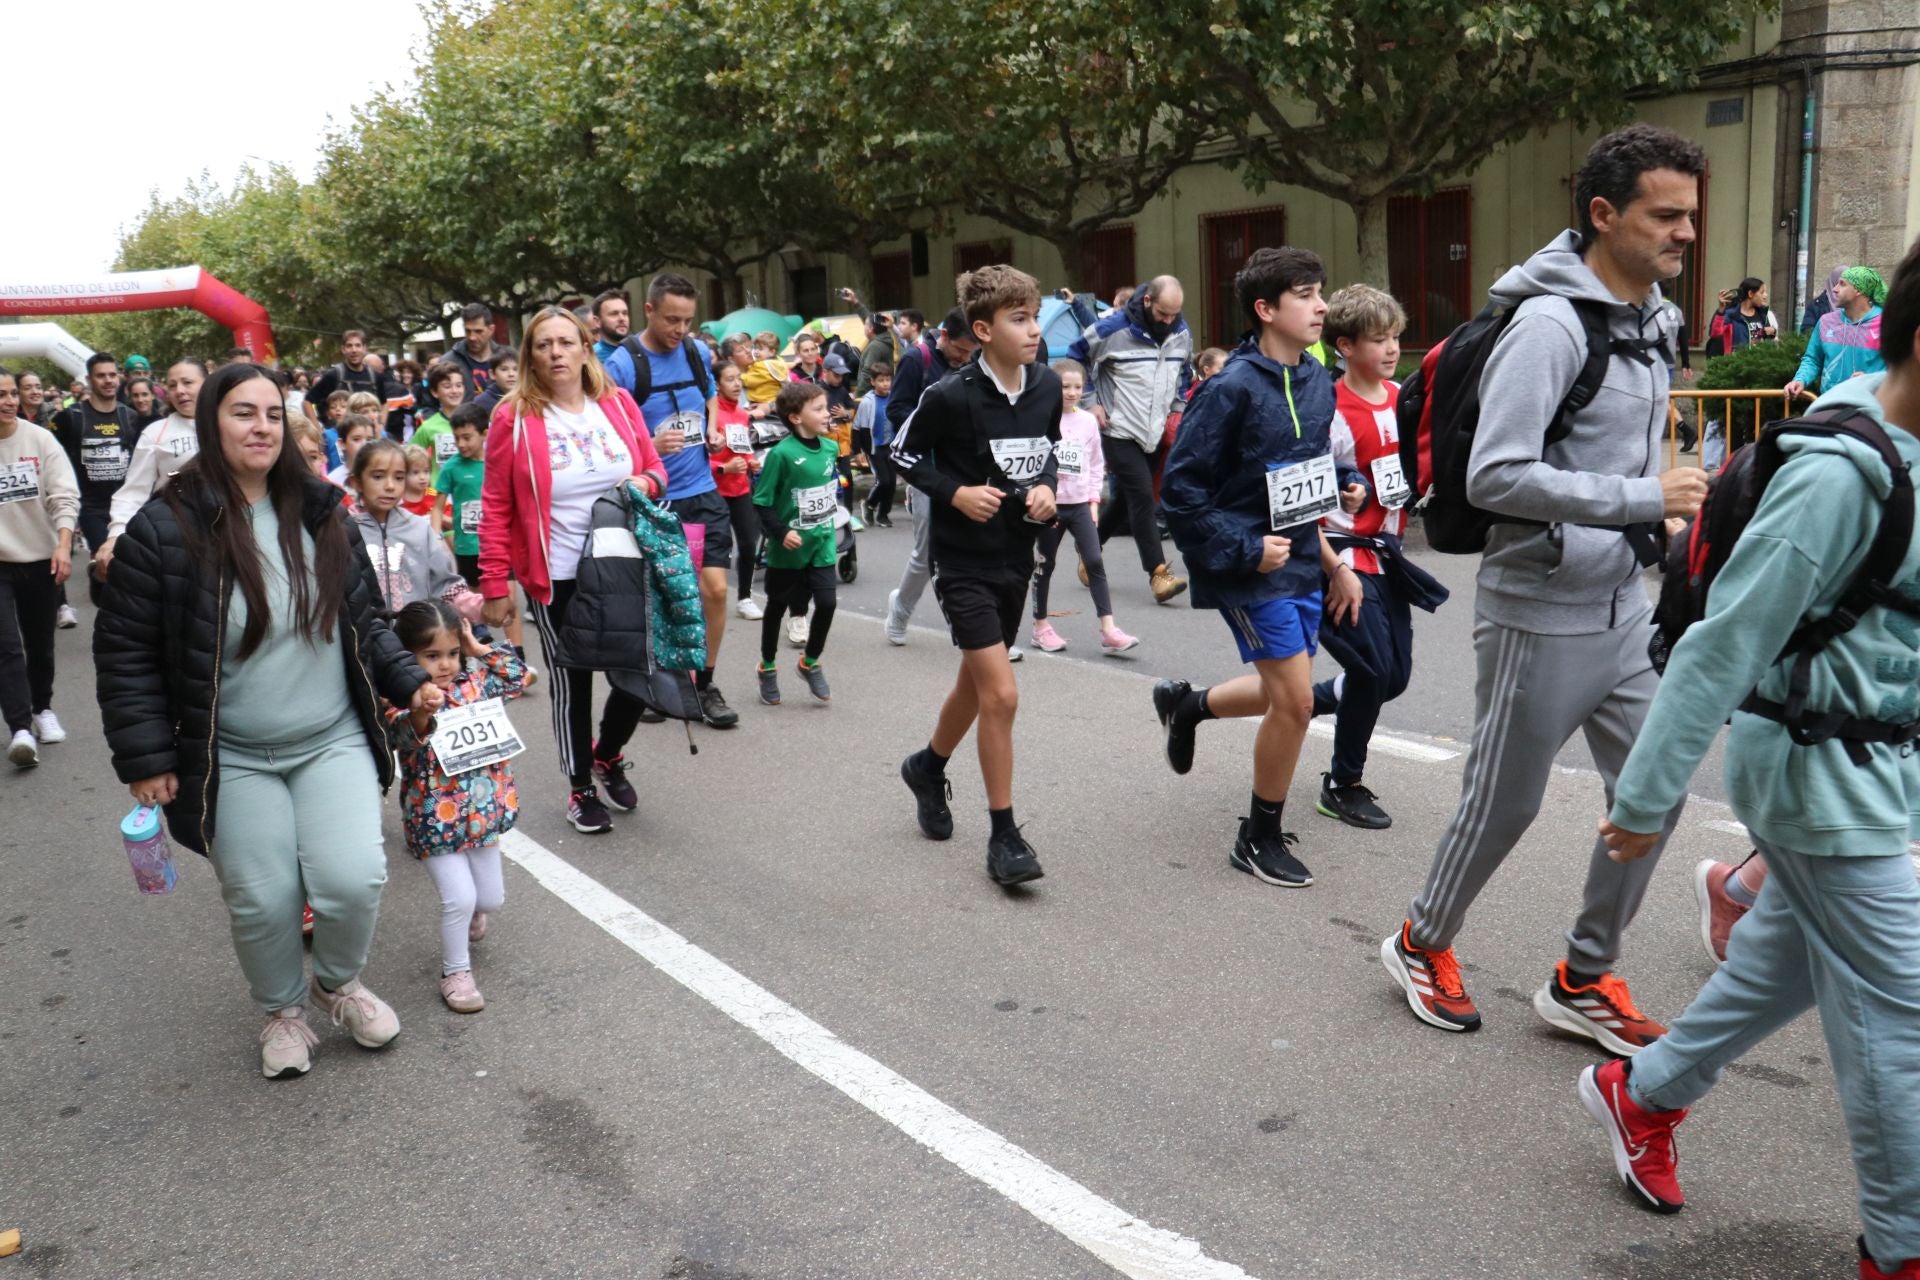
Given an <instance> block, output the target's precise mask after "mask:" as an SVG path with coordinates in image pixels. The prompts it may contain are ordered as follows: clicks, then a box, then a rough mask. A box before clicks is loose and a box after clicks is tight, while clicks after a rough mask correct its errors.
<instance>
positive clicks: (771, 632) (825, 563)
mask: <svg viewBox="0 0 1920 1280" xmlns="http://www.w3.org/2000/svg"><path fill="white" fill-rule="evenodd" d="M773 403H774V412H775V414H777V415H778V416H779V419H780V421H781V422H782V423H784V424H786V427H787V429H788V430H789V431H790V432H792V434H791V435H789V436H788V437H787V438H786V439H784V440H782V441H781V442H780V443H779V444H776V445H774V446H773V448H772V449H770V450H768V451H767V460H766V462H765V464H764V465H763V466H762V467H761V469H760V479H759V482H758V483H757V484H755V486H754V490H753V505H754V508H755V510H756V511H758V512H759V514H760V523H761V525H762V527H763V528H765V530H766V534H767V609H766V613H765V615H764V616H763V617H762V618H761V619H760V701H762V702H764V703H766V704H767V705H768V706H770V707H777V706H779V705H780V673H779V665H778V663H777V662H776V661H775V654H777V653H778V652H779V648H780V619H781V616H782V615H783V614H785V613H786V612H787V611H788V610H789V609H791V610H793V611H794V613H796V614H804V613H805V612H806V611H807V606H808V605H809V604H811V605H812V607H813V622H812V623H811V625H810V626H809V627H808V630H807V650H806V653H805V655H804V656H802V657H801V659H800V664H799V667H798V668H797V669H798V671H799V672H800V678H801V679H802V680H805V681H806V682H807V690H808V692H810V693H812V694H813V696H814V697H816V698H818V699H819V700H820V701H822V702H827V701H830V700H831V699H832V697H833V691H832V690H831V689H830V688H828V686H827V673H826V672H825V671H824V670H822V669H821V666H820V655H821V654H822V653H823V652H825V650H826V647H827V631H828V629H829V628H830V627H832V626H833V611H834V606H835V604H836V602H837V599H838V596H837V592H836V588H835V585H834V572H835V565H836V564H837V563H838V553H837V552H836V550H835V547H834V531H833V517H834V512H835V511H836V510H837V509H838V507H839V496H838V493H837V490H838V488H839V481H838V477H837V475H836V471H835V462H836V457H837V451H836V450H835V448H834V445H833V441H832V440H831V439H827V438H824V437H826V434H827V431H828V429H829V427H830V422H829V419H828V416H827V393H826V391H825V390H824V389H822V388H821V387H818V386H816V385H814V384H813V383H811V382H789V383H788V384H787V385H786V386H784V387H782V388H780V395H779V396H778V397H777V398H776V399H775V400H774V402H773Z"/></svg>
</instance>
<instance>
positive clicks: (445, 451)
mask: <svg viewBox="0 0 1920 1280" xmlns="http://www.w3.org/2000/svg"><path fill="white" fill-rule="evenodd" d="M458 452H460V445H459V443H458V442H456V441H455V440H454V438H453V432H451V431H443V432H441V433H440V434H439V435H437V436H435V437H434V438H433V460H434V462H436V463H441V462H449V461H451V460H452V458H453V455H454V454H456V453H458Z"/></svg>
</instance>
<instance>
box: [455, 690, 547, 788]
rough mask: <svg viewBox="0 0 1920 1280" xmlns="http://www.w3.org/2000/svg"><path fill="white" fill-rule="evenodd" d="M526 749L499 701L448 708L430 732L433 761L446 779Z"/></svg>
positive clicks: (507, 758)
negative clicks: (431, 734)
mask: <svg viewBox="0 0 1920 1280" xmlns="http://www.w3.org/2000/svg"><path fill="white" fill-rule="evenodd" d="M526 749H527V748H526V744H525V743H523V742H522V741H520V735H519V734H518V733H516V732H514V728H513V721H511V720H509V719H507V711H506V706H505V704H504V703H503V702H502V701H501V700H500V699H499V698H488V699H486V700H485V701H482V702H472V703H468V704H467V705H466V706H462V707H448V708H447V709H446V710H444V711H442V712H441V713H440V716H439V719H438V722H437V724H436V726H435V728H434V731H433V758H434V759H436V760H438V761H439V762H440V769H441V771H442V772H443V773H445V774H447V775H448V776H449V777H453V776H456V775H458V774H462V773H472V772H473V771H474V770H475V769H484V768H486V767H487V766H488V765H491V764H498V763H500V762H501V761H502V760H510V759H512V758H513V757H514V756H517V755H519V754H520V753H521V752H522V751H525V750H526Z"/></svg>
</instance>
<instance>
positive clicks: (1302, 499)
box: [1267, 454, 1340, 532]
mask: <svg viewBox="0 0 1920 1280" xmlns="http://www.w3.org/2000/svg"><path fill="white" fill-rule="evenodd" d="M1339 505H1340V488H1339V485H1338V483H1337V482H1336V480H1335V477H1334V470H1333V455H1331V454H1323V455H1322V456H1320V457H1318V458H1308V459H1307V460H1306V461H1305V462H1296V463H1294V464H1293V465H1292V466H1290V467H1276V468H1275V469H1274V470H1272V471H1269V472H1267V517H1268V520H1269V523H1270V525H1271V527H1272V528H1273V530H1274V531H1275V532H1278V531H1280V530H1282V529H1291V528H1293V527H1294V526H1295V525H1301V524H1306V523H1308V522H1309V521H1312V520H1318V519H1319V518H1320V517H1321V516H1324V515H1326V514H1327V513H1328V512H1331V511H1333V510H1335V509H1337V508H1338V507H1339Z"/></svg>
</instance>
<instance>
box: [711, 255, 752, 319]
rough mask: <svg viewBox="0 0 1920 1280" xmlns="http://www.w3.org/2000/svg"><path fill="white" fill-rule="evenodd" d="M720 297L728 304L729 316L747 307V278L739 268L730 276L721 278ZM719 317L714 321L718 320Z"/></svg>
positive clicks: (715, 317)
mask: <svg viewBox="0 0 1920 1280" xmlns="http://www.w3.org/2000/svg"><path fill="white" fill-rule="evenodd" d="M720 297H721V299H722V300H724V301H725V302H726V304H727V314H729V315H731V314H733V313H734V312H735V311H738V310H739V309H740V308H741V307H744V306H746V305H747V277H746V273H745V272H744V271H742V270H741V269H740V268H739V267H735V268H734V269H733V272H732V273H731V274H729V275H725V276H722V277H721V278H720ZM719 318H720V317H719V316H714V317H713V319H715V320H718V319H719Z"/></svg>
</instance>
